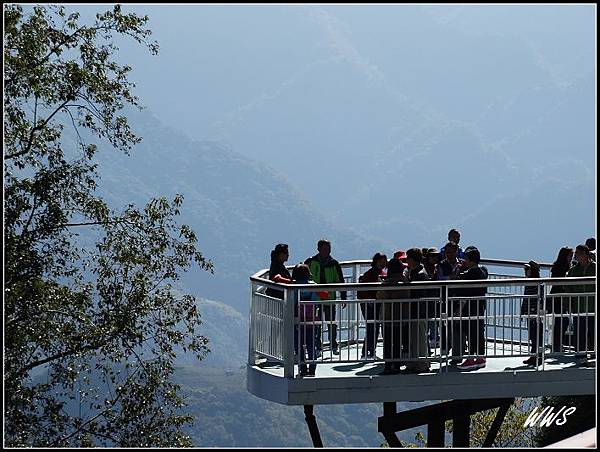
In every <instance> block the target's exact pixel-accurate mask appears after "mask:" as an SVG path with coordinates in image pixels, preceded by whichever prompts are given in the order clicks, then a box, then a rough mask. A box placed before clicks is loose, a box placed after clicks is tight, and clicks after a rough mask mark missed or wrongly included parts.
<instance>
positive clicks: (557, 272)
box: [546, 246, 573, 353]
mask: <svg viewBox="0 0 600 452" xmlns="http://www.w3.org/2000/svg"><path fill="white" fill-rule="evenodd" d="M572 260H573V248H571V247H569V246H563V247H562V248H561V249H560V251H559V252H558V256H557V257H556V260H555V261H554V263H553V264H552V268H551V269H550V277H551V278H565V277H566V276H567V272H568V271H569V269H570V268H571V261H572ZM564 292H565V288H564V287H563V286H562V285H560V284H553V285H552V288H551V289H550V296H551V299H550V300H549V302H548V304H547V306H546V308H547V310H548V312H551V313H554V325H553V327H552V352H554V353H560V352H562V351H563V344H565V343H566V339H565V332H566V331H567V328H568V326H569V318H568V317H563V316H564V315H565V314H566V313H567V307H568V306H567V303H565V302H564V300H563V299H562V298H561V297H558V296H555V294H558V293H564Z"/></svg>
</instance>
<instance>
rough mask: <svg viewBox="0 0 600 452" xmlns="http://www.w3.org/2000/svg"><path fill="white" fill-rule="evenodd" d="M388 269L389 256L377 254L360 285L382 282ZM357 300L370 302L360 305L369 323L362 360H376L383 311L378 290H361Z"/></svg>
mask: <svg viewBox="0 0 600 452" xmlns="http://www.w3.org/2000/svg"><path fill="white" fill-rule="evenodd" d="M385 267H387V256H386V255H385V254H383V253H375V255H374V256H373V259H372V261H371V268H370V269H368V270H367V271H366V272H365V273H364V274H362V275H361V276H360V278H358V282H359V283H370V282H380V281H381V279H380V278H381V276H382V275H383V270H384V269H385ZM356 298H358V299H359V300H369V301H368V302H366V303H361V304H360V311H361V312H362V315H363V318H364V319H365V322H366V323H367V328H366V330H367V331H366V336H365V340H364V342H363V348H362V355H361V359H365V358H367V359H373V358H375V357H376V356H375V349H376V348H377V340H378V339H379V329H380V328H381V322H377V320H378V319H379V317H380V316H379V314H380V311H381V304H378V303H377V302H376V301H375V299H376V298H377V291H376V290H361V291H358V292H357V293H356Z"/></svg>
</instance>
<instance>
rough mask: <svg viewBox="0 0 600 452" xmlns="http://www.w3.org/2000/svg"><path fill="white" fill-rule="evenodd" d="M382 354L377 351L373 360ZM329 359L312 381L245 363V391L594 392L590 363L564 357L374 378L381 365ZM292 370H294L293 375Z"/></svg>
mask: <svg viewBox="0 0 600 452" xmlns="http://www.w3.org/2000/svg"><path fill="white" fill-rule="evenodd" d="M351 348H352V347H351ZM351 348H350V350H349V349H348V348H342V349H341V350H340V355H341V356H343V355H344V353H346V354H348V353H349V354H350V355H352V354H353V350H351ZM489 348H490V349H491V347H489ZM382 353H383V350H381V347H379V348H378V353H377V354H378V356H381V354H382ZM327 354H328V352H327V351H324V355H326V356H327ZM335 358H337V356H336V355H334V360H333V361H331V360H329V359H327V358H325V362H324V363H322V364H321V363H320V364H318V365H317V370H316V374H315V377H295V378H284V369H283V365H281V364H278V363H269V362H265V363H264V364H259V365H254V366H250V365H248V367H247V387H248V391H250V392H251V393H252V394H254V395H256V396H257V397H260V398H263V399H266V400H270V401H272V402H276V403H280V404H284V405H321V404H345V403H380V402H389V401H398V402H400V401H410V402H419V401H425V400H460V399H479V398H482V399H486V398H503V397H536V396H543V395H544V396H548V395H585V394H593V393H594V391H595V372H596V368H595V366H596V360H595V359H590V360H588V361H587V362H586V363H581V362H578V361H577V360H576V359H575V358H574V357H569V356H560V357H546V359H545V362H544V365H543V366H541V365H540V366H538V367H537V368H535V367H532V366H527V365H525V364H523V359H524V358H523V357H506V358H503V357H493V358H488V359H487V364H486V367H484V368H482V369H477V370H471V371H461V370H459V369H457V368H456V367H455V366H451V365H449V364H446V363H445V362H443V363H441V365H440V363H439V362H432V363H431V365H430V371H429V372H427V373H420V374H412V373H403V372H401V373H400V374H398V375H379V374H380V373H381V372H382V371H383V367H384V364H383V362H374V361H362V362H352V363H337V362H335ZM297 369H298V367H297V366H295V374H297V373H298V371H297Z"/></svg>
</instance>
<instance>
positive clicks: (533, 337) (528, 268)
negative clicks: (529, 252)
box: [521, 261, 544, 366]
mask: <svg viewBox="0 0 600 452" xmlns="http://www.w3.org/2000/svg"><path fill="white" fill-rule="evenodd" d="M524 270H525V277H526V278H539V277H540V266H539V264H538V263H537V262H535V261H529V263H527V264H525V267H524ZM542 290H543V289H542V287H541V286H540V285H539V284H535V285H528V286H525V290H524V291H523V301H522V302H521V315H522V316H526V317H527V331H528V333H529V342H530V343H531V353H533V354H534V355H533V356H530V357H529V358H527V359H526V360H525V361H523V364H527V365H528V366H535V365H537V364H538V363H539V361H540V360H541V353H540V352H539V347H540V346H541V347H543V346H544V343H543V341H544V327H543V326H542V323H541V322H542V318H540V316H539V312H540V295H541V291H542Z"/></svg>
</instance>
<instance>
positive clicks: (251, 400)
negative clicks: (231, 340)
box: [175, 367, 425, 447]
mask: <svg viewBox="0 0 600 452" xmlns="http://www.w3.org/2000/svg"><path fill="white" fill-rule="evenodd" d="M175 377H176V380H177V382H178V383H179V384H181V385H182V390H183V393H184V394H185V400H186V403H187V404H188V406H187V408H186V410H187V411H188V412H189V413H190V414H193V415H194V416H195V417H196V421H195V424H194V426H193V427H192V428H190V429H188V431H187V432H188V434H189V435H190V436H191V437H192V440H193V443H194V445H195V446H200V447H312V443H311V440H310V434H309V432H308V428H307V426H306V423H305V421H304V412H303V410H302V407H300V406H285V405H279V404H276V403H272V402H268V401H266V400H262V399H259V398H257V397H255V396H253V395H251V394H250V393H249V392H248V391H246V381H245V370H242V369H238V370H230V371H226V370H223V369H217V368H209V367H197V368H196V367H178V368H177V369H176V372H175ZM398 405H399V409H409V408H413V407H418V406H422V405H425V404H424V403H399V404H398ZM382 412H383V407H382V405H381V404H349V405H320V406H317V407H315V416H316V418H317V423H318V424H319V429H320V431H321V436H322V439H323V444H324V445H325V446H326V447H378V446H379V445H380V444H382V443H383V442H384V439H383V436H381V434H380V433H378V432H377V417H378V416H381V415H382ZM415 431H416V429H413V430H410V431H407V432H402V433H401V434H399V435H398V436H399V437H400V439H401V440H403V441H408V442H414V432H415Z"/></svg>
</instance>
